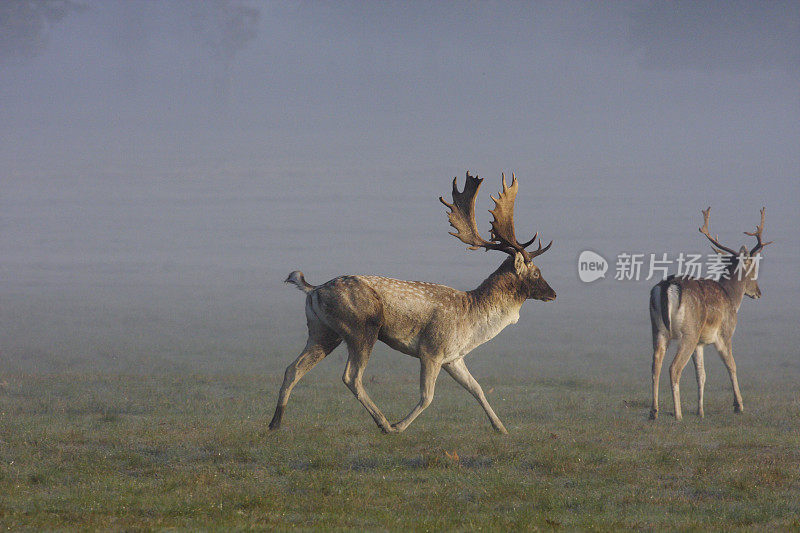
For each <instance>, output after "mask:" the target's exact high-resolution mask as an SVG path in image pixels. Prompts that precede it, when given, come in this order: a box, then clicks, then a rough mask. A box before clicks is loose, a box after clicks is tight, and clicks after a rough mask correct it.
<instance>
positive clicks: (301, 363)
mask: <svg viewBox="0 0 800 533" xmlns="http://www.w3.org/2000/svg"><path fill="white" fill-rule="evenodd" d="M340 342H342V339H341V338H340V337H339V336H338V335H337V334H336V333H334V332H333V331H332V330H330V329H327V328H325V327H324V326H321V325H312V324H311V323H309V331H308V342H306V347H305V348H304V349H303V352H302V353H301V354H300V355H299V356H298V357H297V359H295V360H294V362H293V363H292V364H290V365H289V366H288V367H286V372H285V373H284V375H283V385H281V391H280V393H278V405H277V406H276V407H275V414H274V415H273V417H272V421H271V422H270V423H269V429H278V428H279V427H280V426H281V418H283V411H284V410H285V409H286V404H287V403H288V402H289V395H290V394H291V393H292V389H293V388H294V386H295V385H297V382H298V381H300V378H302V377H303V376H304V375H306V373H308V371H309V370H311V369H312V368H314V366H315V365H316V364H317V363H319V362H320V361H322V360H323V359H325V357H326V356H327V355H328V354H329V353H331V352H332V351H333V349H334V348H336V347H337V346H338V345H339V343H340Z"/></svg>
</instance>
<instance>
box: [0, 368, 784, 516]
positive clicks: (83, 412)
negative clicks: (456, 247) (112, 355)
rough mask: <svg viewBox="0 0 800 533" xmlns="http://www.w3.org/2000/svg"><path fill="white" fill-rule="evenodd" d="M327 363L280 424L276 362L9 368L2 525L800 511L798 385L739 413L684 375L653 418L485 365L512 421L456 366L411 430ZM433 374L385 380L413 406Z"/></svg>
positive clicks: (750, 395)
mask: <svg viewBox="0 0 800 533" xmlns="http://www.w3.org/2000/svg"><path fill="white" fill-rule="evenodd" d="M329 374H330V373H329V372H321V373H320V375H319V376H314V375H311V376H309V377H308V378H307V379H306V380H305V381H303V382H301V384H300V385H298V387H297V388H296V389H295V393H294V395H293V397H292V400H291V401H290V403H289V408H288V410H287V413H286V417H285V419H284V427H283V428H282V429H281V430H279V431H276V432H269V431H267V430H266V427H265V426H266V423H267V422H268V421H269V419H270V417H271V415H272V409H273V401H274V399H275V396H276V393H277V388H278V381H277V376H272V377H271V378H270V379H265V378H263V377H259V376H230V375H228V376H212V375H195V376H180V377H178V376H168V377H163V376H162V377H153V376H117V375H106V374H102V375H87V374H75V375H70V374H66V375H61V374H59V375H50V376H42V375H38V376H34V375H13V376H6V377H4V378H2V380H0V526H2V527H5V528H11V529H18V528H34V529H61V528H68V529H87V528H88V529H92V528H100V529H109V528H110V529H125V528H157V529H160V528H189V529H197V528H201V529H221V530H226V529H230V528H251V527H257V528H274V527H277V528H286V527H291V526H300V527H302V528H316V527H321V528H326V529H328V528H336V529H340V528H342V529H363V528H367V529H406V528H414V529H445V528H446V529H470V530H471V529H479V528H482V529H498V528H502V529H506V528H525V529H534V528H541V529H558V528H566V529H576V528H577V529H589V528H598V529H601V530H611V529H614V530H616V529H627V528H630V529H651V528H657V529H661V528H676V529H701V530H708V529H726V530H727V529H731V528H742V529H767V528H769V529H770V530H772V529H796V528H800V503H799V502H800V433H798V431H797V422H798V412H799V411H800V395H798V393H797V391H796V390H794V391H793V392H787V390H781V389H780V388H777V389H776V388H772V389H770V388H768V387H764V388H763V392H760V393H759V392H755V391H751V390H748V391H747V392H746V394H745V406H746V409H747V410H746V411H745V413H743V414H741V415H734V414H733V412H732V408H731V405H730V404H731V401H730V400H731V398H730V392H729V391H728V390H727V389H723V388H719V389H715V388H711V389H708V390H707V392H706V397H707V400H706V401H707V404H706V419H705V420H699V419H698V418H697V417H696V416H694V415H693V414H692V411H693V409H694V404H693V399H694V391H693V387H692V385H693V383H687V380H685V381H684V383H685V385H684V391H685V392H684V398H685V399H684V402H685V403H684V410H685V415H684V416H685V419H684V422H683V423H676V422H675V420H674V419H673V418H672V417H671V416H670V415H669V413H671V406H670V405H669V404H668V403H667V401H664V402H662V418H661V419H660V420H658V421H657V422H655V423H654V422H650V421H648V420H647V419H646V417H647V413H648V398H647V396H646V392H645V391H644V387H621V386H619V385H615V384H614V383H613V382H612V381H607V380H600V379H598V380H575V379H563V380H559V379H540V380H536V379H532V380H523V379H521V378H515V379H504V380H493V379H483V380H482V381H484V388H485V389H486V390H487V391H491V392H489V393H488V396H489V399H490V402H491V403H492V404H493V406H494V407H495V410H496V411H497V412H498V414H499V415H500V417H501V418H502V419H503V420H504V422H505V424H506V426H507V427H508V429H509V431H510V434H509V435H507V436H502V435H497V434H495V433H494V432H493V431H492V430H491V426H490V425H489V423H488V421H487V420H486V419H485V417H484V415H483V413H482V411H481V410H480V408H479V406H478V404H477V402H475V401H474V399H473V398H472V397H471V396H469V395H468V394H467V393H466V392H465V391H463V390H461V389H459V388H457V386H455V385H454V384H453V383H452V382H451V381H450V380H447V379H446V376H443V379H440V383H439V386H438V388H437V395H436V398H435V400H434V403H433V405H432V406H431V407H430V408H429V409H428V410H427V411H426V412H425V413H423V414H422V415H421V416H420V418H418V419H417V421H416V422H415V423H414V424H412V425H411V426H410V427H409V429H408V430H407V431H406V432H405V433H403V434H400V435H382V434H380V433H379V432H378V430H377V428H376V427H375V426H374V424H373V423H372V420H371V419H370V418H369V416H368V415H367V413H366V411H365V410H364V409H363V408H362V407H361V405H360V404H358V402H357V401H356V400H355V398H353V397H352V395H351V394H350V393H349V391H347V389H346V388H345V387H344V385H342V384H341V382H340V381H339V380H338V379H337V378H334V377H333V376H330V375H329ZM415 382H416V378H415V377H413V376H402V377H400V376H398V377H396V378H392V377H391V376H390V377H383V378H381V379H379V380H378V379H375V380H373V381H372V382H371V383H368V384H367V386H368V388H369V390H370V392H371V393H372V395H373V398H374V399H375V401H376V402H377V403H378V405H380V406H381V407H382V408H384V410H385V412H386V413H387V416H389V417H390V418H391V419H396V418H399V417H400V416H402V415H404V414H405V412H406V411H407V410H408V409H410V408H411V406H412V405H413V403H414V402H415V401H416V391H415V390H414V389H415V388H416V384H415ZM630 390H633V391H635V392H634V393H630V392H626V391H630ZM663 400H668V399H667V398H664V399H663Z"/></svg>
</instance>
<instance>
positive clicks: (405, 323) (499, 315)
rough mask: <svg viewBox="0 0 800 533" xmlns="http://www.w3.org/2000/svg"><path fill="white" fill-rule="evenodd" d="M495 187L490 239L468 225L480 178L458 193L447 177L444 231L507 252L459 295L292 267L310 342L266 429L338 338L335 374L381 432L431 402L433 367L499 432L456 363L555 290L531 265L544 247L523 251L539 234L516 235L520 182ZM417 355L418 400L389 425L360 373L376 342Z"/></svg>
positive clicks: (477, 389) (291, 369)
mask: <svg viewBox="0 0 800 533" xmlns="http://www.w3.org/2000/svg"><path fill="white" fill-rule="evenodd" d="M502 180H503V188H502V190H501V191H500V194H499V195H498V197H497V199H495V198H494V197H492V200H494V203H495V207H494V209H493V210H490V212H491V213H492V215H493V220H492V223H491V230H490V238H489V240H488V241H487V240H484V239H483V238H482V237H481V236H480V233H479V232H478V228H477V225H476V223H475V199H476V196H477V194H478V189H479V188H480V185H481V182H482V181H483V179H481V178H479V177H477V176H475V177H473V176H471V175H470V174H469V172H468V173H467V178H466V184H465V185H464V190H463V191H459V190H458V186H457V180H456V178H453V203H452V204H451V203H448V202H446V201H445V200H444V199H443V198H442V197H439V200H440V201H441V202H442V203H443V204H444V205H445V206H447V207H448V208H449V209H450V212H449V213H448V218H449V220H450V224H451V225H452V226H453V228H455V230H456V231H455V232H451V233H450V234H451V235H453V236H455V237H457V238H458V239H460V240H461V241H463V242H464V243H466V244H468V245H469V249H470V250H477V249H480V248H483V249H485V250H497V251H499V252H503V253H505V254H508V256H509V257H508V258H507V259H506V260H505V261H503V263H502V264H501V265H500V267H499V268H498V269H497V270H495V271H494V272H493V273H492V274H491V275H490V276H489V277H488V278H486V279H485V280H484V281H483V283H481V284H480V285H479V286H478V287H477V288H476V289H474V290H471V291H467V292H463V291H459V290H456V289H451V288H450V287H446V286H444V285H437V284H433V283H424V282H420V281H401V280H396V279H389V278H384V277H378V276H340V277H337V278H334V279H332V280H330V281H328V282H327V283H324V284H322V285H318V286H314V285H311V284H309V283H308V282H307V281H306V280H305V278H304V277H303V273H302V272H299V271H294V272H292V273H291V274H289V277H288V278H287V279H286V282H287V283H292V284H294V285H296V286H297V288H299V289H300V290H301V291H303V292H304V293H306V295H307V296H306V307H305V312H306V319H307V323H308V341H307V343H306V347H305V348H304V349H303V351H302V353H301V354H300V356H299V357H298V358H297V359H296V360H295V361H294V362H293V363H292V364H290V365H289V366H288V367H287V368H286V373H285V375H284V378H283V385H282V386H281V389H280V393H279V396H278V405H277V407H276V408H275V415H274V416H273V417H272V421H271V422H270V424H269V427H270V429H277V428H278V427H280V424H281V418H282V417H283V412H284V409H285V408H286V404H287V402H288V400H289V395H290V394H291V391H292V388H293V387H294V386H295V385H296V384H297V382H298V381H299V380H300V378H302V377H303V375H305V374H306V373H307V372H308V371H309V370H311V369H312V368H313V367H314V365H316V364H317V363H319V362H320V361H321V360H322V359H324V358H325V357H326V356H327V355H328V354H329V353H330V352H331V351H332V350H333V349H334V348H336V347H337V346H338V345H339V344H340V343H341V342H342V341H344V342H345V344H346V345H347V351H348V358H347V364H346V366H345V369H344V375H343V376H342V380H343V381H344V383H345V385H347V387H348V388H349V389H350V390H351V391H352V393H353V394H354V395H355V396H356V398H358V400H359V401H360V402H361V404H362V405H363V406H364V407H365V408H366V410H367V411H368V412H369V414H370V415H371V416H372V418H373V420H374V421H375V423H376V424H377V425H378V427H379V428H380V429H381V431H383V432H384V433H393V432H400V431H403V430H404V429H406V428H407V427H408V425H409V424H411V422H413V421H414V419H415V418H417V416H419V414H420V413H421V412H422V411H423V410H424V409H425V408H426V407H428V405H430V403H431V401H432V400H433V391H434V386H435V384H436V378H437V377H438V375H439V371H440V370H441V369H442V368H444V370H445V371H446V372H447V373H448V374H450V375H451V376H452V377H453V379H455V380H456V382H458V383H459V384H460V385H461V386H463V387H464V388H465V389H467V390H468V391H469V392H470V393H471V394H472V395H473V396H474V397H475V398H476V399H477V400H478V402H479V403H480V405H481V407H483V410H484V411H485V412H486V415H487V416H488V417H489V420H490V421H491V423H492V426H493V427H494V429H495V430H497V431H498V432H500V433H507V431H506V429H505V427H504V426H503V423H502V422H501V421H500V419H499V418H498V417H497V415H496V414H495V412H494V410H493V409H492V407H491V406H490V405H489V402H488V401H487V400H486V396H485V395H484V393H483V390H482V389H481V386H480V385H479V384H478V382H477V381H476V380H475V378H474V377H472V374H470V372H469V370H468V369H467V365H466V363H465V362H464V356H466V355H467V354H468V353H469V352H470V351H471V350H472V349H473V348H475V347H476V346H479V345H481V344H483V343H485V342H486V341H488V340H490V339H492V338H493V337H494V336H495V335H497V334H498V333H500V331H502V330H503V328H505V327H506V326H508V325H509V324H515V323H516V322H517V320H518V319H519V311H520V308H521V307H522V304H523V303H524V302H525V300H527V299H536V300H543V301H550V300H554V299H555V297H556V293H555V292H554V291H553V289H551V288H550V286H549V285H548V284H547V282H546V281H545V280H544V278H543V277H542V275H541V272H540V271H539V268H538V267H537V266H536V265H534V264H533V259H534V258H535V257H537V256H539V255H541V254H543V253H544V252H546V251H547V250H549V249H550V246H552V244H553V241H550V244H548V245H547V246H545V247H544V248H542V241H541V239H539V245H538V248H537V249H536V250H534V251H527V250H526V249H525V248H526V247H528V246H529V245H531V244H532V243H533V242H534V241H536V239H537V237H538V233H537V234H536V235H534V236H533V238H532V239H531V240H529V241H527V242H525V243H523V244H520V243H519V241H517V238H516V236H515V234H514V200H515V199H516V196H517V189H518V184H517V180H516V177H514V176H513V175H512V180H511V186H510V187H509V186H507V185H506V178H505V175H503V177H502ZM379 340H380V341H382V342H384V343H386V344H387V345H389V346H390V347H391V348H393V349H395V350H397V351H399V352H402V353H404V354H407V355H410V356H412V357H416V358H418V359H419V361H420V378H419V380H420V399H419V402H418V403H417V404H416V405H415V406H414V408H413V409H412V410H411V412H410V413H409V414H408V416H406V417H405V418H403V419H402V420H400V421H399V422H397V423H395V424H390V423H389V422H388V420H387V419H386V417H385V416H384V415H383V413H382V412H381V411H380V409H378V407H377V406H376V405H375V404H374V403H373V401H372V400H371V399H370V397H369V395H368V394H367V391H366V390H365V389H364V384H363V382H362V378H363V375H364V368H365V367H366V364H367V361H368V360H369V356H370V353H371V351H372V347H373V345H374V344H375V342H376V341H379Z"/></svg>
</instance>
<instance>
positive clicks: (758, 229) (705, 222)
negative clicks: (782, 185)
mask: <svg viewBox="0 0 800 533" xmlns="http://www.w3.org/2000/svg"><path fill="white" fill-rule="evenodd" d="M701 212H702V213H703V227H702V228H700V233H702V234H703V235H705V236H706V237H707V238H708V240H709V241H711V244H713V245H714V246H716V247H717V248H720V250H717V249H716V248H715V251H716V252H717V253H721V252H727V253H729V254H731V255H734V256H738V255H739V252H737V251H735V250H732V249H730V248H728V247H725V246H723V245H721V244H720V243H719V240H717V239H718V237H716V236H715V237H711V235H710V234H709V233H708V217H709V215H710V214H711V208H710V207H709V208H707V209H705V210H703V211H701ZM765 213H766V208H765V207H762V208H761V224H759V225H757V226H756V230H755V231H754V232H752V233H751V232H749V231H745V232H744V234H745V235H750V236H751V237H755V238H756V239H758V243H756V245H755V247H753V249H752V250H750V255H754V254H756V253H758V252H760V251H761V249H762V248H764V247H765V246H766V245H768V244H772V242H773V241H769V242H762V241H761V234H762V233H763V232H764V215H765Z"/></svg>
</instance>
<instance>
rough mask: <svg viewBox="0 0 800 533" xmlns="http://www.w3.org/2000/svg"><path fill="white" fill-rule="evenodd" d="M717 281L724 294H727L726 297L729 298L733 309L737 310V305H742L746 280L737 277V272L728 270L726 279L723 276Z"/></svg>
mask: <svg viewBox="0 0 800 533" xmlns="http://www.w3.org/2000/svg"><path fill="white" fill-rule="evenodd" d="M718 283H719V284H720V286H721V287H722V289H723V290H724V291H725V294H727V295H728V298H730V299H731V303H732V304H733V307H734V309H736V311H739V307H740V306H741V305H742V300H743V299H744V291H745V286H746V284H747V280H745V279H739V276H738V275H737V273H735V272H730V273H729V277H728V278H727V279H725V278H723V279H721V280H719V281H718Z"/></svg>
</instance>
